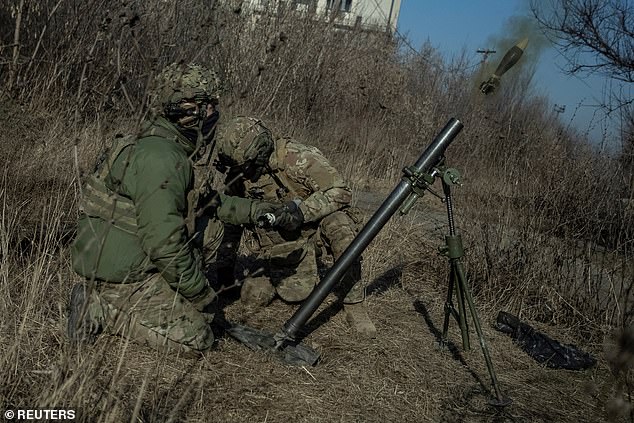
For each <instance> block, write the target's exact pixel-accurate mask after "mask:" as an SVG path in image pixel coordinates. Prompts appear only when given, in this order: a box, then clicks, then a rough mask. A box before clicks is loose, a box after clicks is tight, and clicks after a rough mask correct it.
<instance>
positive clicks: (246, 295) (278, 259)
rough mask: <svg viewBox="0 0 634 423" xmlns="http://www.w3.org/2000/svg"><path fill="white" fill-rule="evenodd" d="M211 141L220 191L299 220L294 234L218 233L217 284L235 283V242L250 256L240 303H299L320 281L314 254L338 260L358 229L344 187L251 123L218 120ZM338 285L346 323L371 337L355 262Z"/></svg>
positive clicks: (316, 156) (298, 148) (292, 145)
mask: <svg viewBox="0 0 634 423" xmlns="http://www.w3.org/2000/svg"><path fill="white" fill-rule="evenodd" d="M216 139H217V143H218V161H217V167H218V169H219V170H220V171H222V172H225V173H227V177H226V186H227V190H226V193H227V194H230V195H236V196H242V197H245V198H249V199H259V200H264V201H280V202H284V203H285V204H287V207H288V208H290V209H294V208H295V209H298V211H299V215H300V216H301V219H300V220H301V221H300V222H295V223H297V224H296V225H295V226H297V227H296V228H294V230H279V228H277V229H276V228H267V227H255V228H254V229H252V230H244V228H236V227H233V228H225V238H224V240H223V244H222V245H221V247H220V252H219V259H218V262H217V264H218V266H220V268H219V270H218V273H219V279H220V280H223V281H231V280H234V264H235V262H236V255H237V249H238V247H239V245H240V242H241V237H242V238H244V245H245V246H246V247H247V248H248V249H250V250H251V252H252V253H254V255H255V257H256V260H255V262H253V263H251V264H250V265H249V266H248V267H249V268H248V269H247V273H248V277H247V278H246V279H245V280H244V281H243V282H242V288H241V298H242V300H243V301H246V302H250V303H255V304H261V305H263V304H267V303H268V302H269V301H271V299H272V298H273V297H274V295H275V294H277V295H279V297H281V298H282V299H283V300H285V301H289V302H296V301H302V300H304V299H305V298H306V297H308V295H309V294H310V293H311V291H312V290H313V288H314V287H315V285H316V283H317V282H318V279H319V275H318V268H317V257H318V256H320V255H321V254H322V252H326V253H329V254H330V255H332V257H333V258H334V260H337V259H338V258H339V257H340V256H341V255H342V254H343V252H344V251H345V249H346V248H347V247H348V245H349V244H350V242H351V241H352V240H353V239H354V237H355V236H356V234H357V232H358V229H359V225H360V223H361V218H360V213H359V212H358V210H357V209H356V208H353V207H351V206H350V202H351V198H352V195H351V190H350V188H349V187H348V185H347V184H346V182H345V181H344V180H343V178H342V177H341V175H340V174H339V172H337V170H336V169H335V168H334V167H333V166H332V165H331V164H330V163H329V162H328V160H327V159H326V158H325V157H324V156H323V154H322V153H321V152H320V151H319V150H318V149H317V148H315V147H311V146H308V145H305V144H302V143H300V142H298V141H296V140H293V139H289V138H275V137H273V136H272V134H271V132H270V130H269V129H268V128H266V126H265V125H264V124H263V123H262V122H261V121H260V120H258V119H255V118H250V117H237V118H234V119H230V120H228V121H226V122H221V123H220V124H219V126H218V132H217V136H216ZM284 223H287V222H284ZM290 226H292V225H290ZM287 227H289V225H287ZM340 285H341V286H340V287H339V291H340V294H341V295H342V296H343V297H344V298H343V303H344V309H345V312H346V318H347V320H348V321H349V322H350V324H351V325H352V326H353V327H354V328H356V329H357V330H358V331H359V332H362V333H364V334H366V335H369V336H374V334H375V332H376V329H375V327H374V324H373V323H372V321H371V320H370V318H369V317H368V315H367V310H366V307H365V304H364V298H365V287H364V285H363V283H362V278H361V261H360V260H359V261H357V262H356V263H354V265H353V266H352V267H351V268H350V270H349V271H348V274H347V275H346V277H344V278H343V280H342V283H341V284H340Z"/></svg>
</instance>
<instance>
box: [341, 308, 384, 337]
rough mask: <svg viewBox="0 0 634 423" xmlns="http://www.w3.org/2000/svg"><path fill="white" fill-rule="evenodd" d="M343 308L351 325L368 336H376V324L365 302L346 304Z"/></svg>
mask: <svg viewBox="0 0 634 423" xmlns="http://www.w3.org/2000/svg"><path fill="white" fill-rule="evenodd" d="M343 309H344V311H345V313H346V321H347V322H348V324H349V325H350V327H352V328H353V329H354V330H356V331H357V332H359V333H360V334H362V335H365V336H367V337H368V338H376V326H374V322H372V319H370V316H369V315H368V309H367V307H366V306H365V303H354V304H344V305H343Z"/></svg>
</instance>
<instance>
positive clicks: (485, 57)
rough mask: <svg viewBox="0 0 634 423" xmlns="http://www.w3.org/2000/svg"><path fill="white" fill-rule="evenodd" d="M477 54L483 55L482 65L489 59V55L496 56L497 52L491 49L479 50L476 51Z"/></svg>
mask: <svg viewBox="0 0 634 423" xmlns="http://www.w3.org/2000/svg"><path fill="white" fill-rule="evenodd" d="M476 53H480V54H481V55H482V64H484V63H486V61H487V58H488V57H489V54H494V53H496V51H495V50H491V49H488V48H487V49H482V48H481V49H478V50H476Z"/></svg>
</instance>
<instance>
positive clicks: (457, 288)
mask: <svg viewBox="0 0 634 423" xmlns="http://www.w3.org/2000/svg"><path fill="white" fill-rule="evenodd" d="M439 174H440V179H441V181H442V190H443V195H444V199H443V202H444V203H445V205H446V207H447V224H448V225H449V234H448V235H447V236H445V245H444V246H442V247H440V248H439V250H440V252H441V253H442V254H444V255H445V256H447V258H448V259H449V287H448V289H447V301H446V302H445V321H444V323H443V330H442V339H441V345H447V332H448V330H449V316H453V317H454V319H455V320H456V321H457V322H458V325H459V326H460V333H461V335H462V347H463V349H465V350H469V349H471V345H470V343H469V325H468V321H467V308H466V307H465V302H466V305H467V306H468V307H469V313H470V314H471V318H472V320H473V325H474V326H475V330H476V333H477V334H478V340H479V341H480V347H481V348H482V354H483V355H484V361H485V362H486V366H487V370H488V371H489V376H490V377H491V384H492V385H493V390H494V391H495V397H494V398H490V399H489V404H491V405H493V406H496V407H505V406H507V405H510V404H511V402H512V401H511V399H510V398H508V397H506V396H504V395H503V394H502V391H501V390H500V386H499V384H498V380H497V376H496V374H495V369H494V368H493V362H492V361H491V355H490V354H489V348H488V347H487V343H486V340H485V339H484V334H483V333H482V326H481V324H480V317H479V316H478V311H477V310H476V307H475V303H474V301H473V296H472V295H471V289H470V287H469V284H468V282H467V278H466V275H465V271H464V267H463V265H462V257H463V256H464V248H463V246H462V237H461V236H460V235H458V234H456V226H455V223H454V216H453V199H452V197H451V185H459V184H460V174H459V173H458V171H457V170H456V169H451V168H448V169H444V170H441V171H439ZM454 292H455V294H456V301H457V303H458V310H456V308H455V307H454V304H453V294H454Z"/></svg>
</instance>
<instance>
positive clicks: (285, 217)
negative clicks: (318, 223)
mask: <svg viewBox="0 0 634 423" xmlns="http://www.w3.org/2000/svg"><path fill="white" fill-rule="evenodd" d="M299 203H300V202H299V200H293V201H287V202H286V203H284V205H283V206H282V207H280V208H278V209H277V210H275V212H274V213H273V215H274V216H275V222H274V226H275V227H277V228H280V229H283V230H285V231H289V232H292V231H296V230H297V229H299V228H301V226H302V225H303V224H304V213H302V210H301V209H300V208H299Z"/></svg>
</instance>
